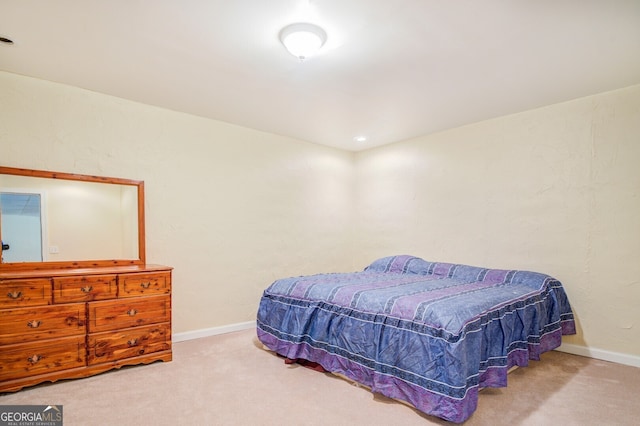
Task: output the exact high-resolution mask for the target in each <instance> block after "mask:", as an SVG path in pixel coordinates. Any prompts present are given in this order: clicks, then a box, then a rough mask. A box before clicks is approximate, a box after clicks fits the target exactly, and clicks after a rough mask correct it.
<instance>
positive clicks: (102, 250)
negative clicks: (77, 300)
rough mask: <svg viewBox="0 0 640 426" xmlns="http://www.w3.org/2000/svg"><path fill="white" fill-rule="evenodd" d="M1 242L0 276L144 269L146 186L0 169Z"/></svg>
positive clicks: (106, 179) (123, 181)
mask: <svg viewBox="0 0 640 426" xmlns="http://www.w3.org/2000/svg"><path fill="white" fill-rule="evenodd" d="M0 239H1V240H2V246H3V247H2V261H1V262H0V270H11V269H19V270H22V269H34V268H36V269H43V268H79V267H94V266H117V265H138V264H144V263H145V254H144V249H145V244H144V182H142V181H135V180H128V179H120V178H108V177H98V176H87V175H77V174H69V173H58V172H50V171H41V170H28V169H17V168H11V167H2V166H0Z"/></svg>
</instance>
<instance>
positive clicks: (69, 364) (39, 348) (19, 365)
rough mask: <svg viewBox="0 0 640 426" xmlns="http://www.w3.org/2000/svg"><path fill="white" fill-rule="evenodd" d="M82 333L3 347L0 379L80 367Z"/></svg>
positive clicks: (82, 362)
mask: <svg viewBox="0 0 640 426" xmlns="http://www.w3.org/2000/svg"><path fill="white" fill-rule="evenodd" d="M84 338H85V336H84V335H82V336H76V337H66V338H63V339H56V340H47V341H45V342H38V343H27V344H22V345H11V346H5V347H3V348H2V350H1V351H0V382H2V381H4V380H12V379H19V378H22V377H28V376H33V375H36V374H44V373H52V372H54V371H60V370H66V369H69V368H74V367H84V365H85V360H86V352H87V351H86V348H85V343H84Z"/></svg>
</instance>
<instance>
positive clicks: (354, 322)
mask: <svg viewBox="0 0 640 426" xmlns="http://www.w3.org/2000/svg"><path fill="white" fill-rule="evenodd" d="M257 333H258V338H259V339H260V341H261V342H262V343H263V344H264V345H265V346H266V347H268V348H269V349H271V350H273V351H275V352H276V353H278V354H280V355H282V356H284V357H287V358H290V359H304V360H308V361H312V362H315V363H318V364H320V365H321V366H322V367H323V368H324V369H325V370H327V371H330V372H334V373H339V374H342V375H344V376H346V377H348V378H350V379H352V380H354V381H356V382H358V383H361V384H364V385H365V386H368V387H370V388H371V390H372V391H374V392H378V393H381V394H383V395H385V396H387V397H390V398H395V399H399V400H403V401H406V402H409V403H410V404H412V405H413V406H414V407H416V408H417V409H419V410H420V411H422V412H425V413H427V414H431V415H435V416H438V417H441V418H444V419H446V420H450V421H453V422H463V421H464V420H466V419H467V418H468V417H469V416H470V415H471V414H472V413H473V412H474V411H475V409H476V407H477V401H478V390H479V389H480V388H482V387H503V386H506V385H507V371H508V369H509V368H511V367H513V366H526V365H527V364H528V361H529V360H530V359H533V360H538V359H539V358H540V354H542V353H543V352H546V351H549V350H552V349H554V348H556V347H558V346H559V345H560V343H561V338H562V335H563V334H574V333H575V323H574V319H573V313H572V311H571V307H570V305H569V302H568V300H567V296H566V294H565V292H564V289H563V287H562V284H561V283H560V282H559V281H558V280H556V279H554V278H552V277H550V276H548V275H544V274H540V273H536V272H526V271H509V270H498V269H485V268H478V267H474V266H467V265H454V264H448V263H434V262H427V261H425V260H423V259H420V258H417V257H413V256H406V255H403V256H391V257H385V258H382V259H379V260H376V261H375V262H373V263H372V264H371V265H369V266H368V267H366V268H365V270H364V271H362V272H355V273H334V274H318V275H312V276H305V277H292V278H285V279H281V280H278V281H276V282H274V283H273V284H272V285H271V286H269V288H267V289H266V290H265V292H264V295H263V297H262V299H261V301H260V307H259V310H258V319H257Z"/></svg>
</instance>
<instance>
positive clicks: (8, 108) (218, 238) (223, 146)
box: [0, 73, 353, 333]
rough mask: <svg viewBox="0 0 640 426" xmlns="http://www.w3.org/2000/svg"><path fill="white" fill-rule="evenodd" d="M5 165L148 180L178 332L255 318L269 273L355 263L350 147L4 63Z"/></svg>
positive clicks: (150, 230) (151, 220)
mask: <svg viewBox="0 0 640 426" xmlns="http://www.w3.org/2000/svg"><path fill="white" fill-rule="evenodd" d="M0 117H2V118H1V119H0V164H2V165H5V166H12V167H24V168H32V169H44V170H54V171H62V172H72V173H81V174H90V175H101V176H114V177H122V178H128V179H140V180H144V181H145V192H146V219H147V220H146V232H147V260H148V261H149V263H160V264H166V265H171V266H173V267H174V268H175V270H174V295H173V320H174V332H178V333H179V332H185V331H190V330H198V329H204V328H209V327H215V326H222V325H228V324H234V323H238V322H244V321H250V320H253V319H255V315H256V309H257V304H258V300H259V297H260V295H261V294H262V290H264V288H265V287H266V286H267V285H268V284H270V283H271V282H272V281H273V280H275V279H276V278H279V277H282V276H289V275H301V274H307V273H314V272H318V271H327V270H336V269H337V270H348V269H349V267H350V266H351V247H350V245H349V244H350V241H351V239H350V236H349V229H350V225H351V223H350V215H351V210H350V200H351V199H352V196H353V194H352V191H353V186H352V182H353V176H352V174H353V156H352V154H350V153H346V152H342V151H339V150H336V149H330V148H325V147H321V146H318V145H314V144H310V143H306V142H301V141H298V140H293V139H289V138H285V137H281V136H275V135H271V134H266V133H261V132H258V131H254V130H250V129H246V128H242V127H238V126H233V125H230V124H226V123H221V122H217V121H213V120H208V119H204V118H199V117H194V116H190V115H187V114H182V113H177V112H173V111H168V110H164V109H160V108H154V107H150V106H147V105H142V104H138V103H135V102H130V101H125V100H122V99H118V98H113V97H109V96H105V95H101V94H97V93H92V92H88V91H85V90H81V89H76V88H72V87H68V86H64V85H60V84H55V83H51V82H47V81H42V80H37V79H32V78H25V77H21V76H17V75H14V74H8V73H0Z"/></svg>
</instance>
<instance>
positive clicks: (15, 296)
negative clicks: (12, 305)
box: [7, 291, 22, 300]
mask: <svg viewBox="0 0 640 426" xmlns="http://www.w3.org/2000/svg"><path fill="white" fill-rule="evenodd" d="M20 296H22V292H21V291H10V292H9V293H7V297H8V298H9V299H13V300H16V299H19V298H20Z"/></svg>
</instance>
